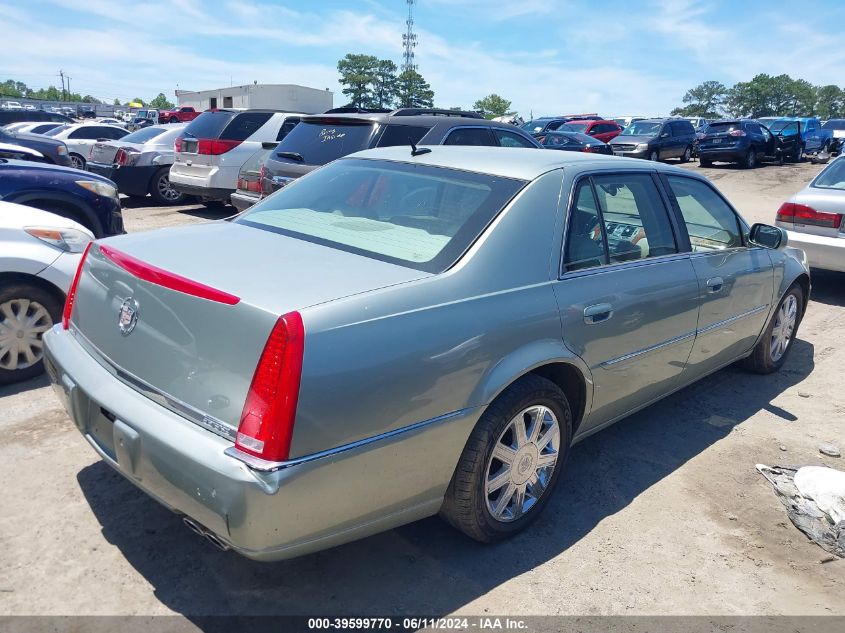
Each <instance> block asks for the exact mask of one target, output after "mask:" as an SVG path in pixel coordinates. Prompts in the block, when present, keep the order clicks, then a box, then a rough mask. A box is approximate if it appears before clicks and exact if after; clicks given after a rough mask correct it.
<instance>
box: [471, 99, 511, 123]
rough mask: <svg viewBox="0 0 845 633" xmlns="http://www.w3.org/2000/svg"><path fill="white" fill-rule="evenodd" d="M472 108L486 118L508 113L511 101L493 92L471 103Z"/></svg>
mask: <svg viewBox="0 0 845 633" xmlns="http://www.w3.org/2000/svg"><path fill="white" fill-rule="evenodd" d="M472 109H473V110H478V111H480V112H481V113H482V114H483V115H484V116H485V117H487V118H488V119H492V118H495V117H498V116H505V115H506V114H510V111H511V102H510V101H508V100H507V99H505V98H504V97H501V96H499V95H497V94H495V93H493V94H491V95H487V96H486V97H484V98H483V99H479V100H478V101H476V102H475V103H473V104H472Z"/></svg>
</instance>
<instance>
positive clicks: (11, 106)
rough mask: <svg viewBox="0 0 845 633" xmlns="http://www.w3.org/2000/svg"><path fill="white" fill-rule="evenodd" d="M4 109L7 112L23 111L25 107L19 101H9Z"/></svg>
mask: <svg viewBox="0 0 845 633" xmlns="http://www.w3.org/2000/svg"><path fill="white" fill-rule="evenodd" d="M4 107H5V108H6V109H7V110H23V106H22V105H21V104H20V102H18V101H7V102H6V105H5V106H4Z"/></svg>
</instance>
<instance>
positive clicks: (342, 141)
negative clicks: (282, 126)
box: [273, 121, 377, 165]
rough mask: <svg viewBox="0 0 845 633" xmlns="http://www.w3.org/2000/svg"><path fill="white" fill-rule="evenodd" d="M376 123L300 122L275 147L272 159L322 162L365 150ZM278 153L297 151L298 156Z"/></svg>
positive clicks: (314, 163)
mask: <svg viewBox="0 0 845 633" xmlns="http://www.w3.org/2000/svg"><path fill="white" fill-rule="evenodd" d="M376 128H377V126H376V124H375V123H373V122H371V121H367V122H366V123H346V122H342V123H339V122H337V121H335V122H329V121H327V122H320V121H318V122H312V121H301V122H300V123H299V125H297V126H296V127H295V128H293V129H292V130H291V131H290V132H289V133H288V135H287V136H286V137H285V138H284V139H283V140H282V142H281V143H279V146H278V147H277V148H276V155H275V156H274V157H273V158H274V160H282V161H285V162H300V163H303V164H305V165H325V164H326V163H330V162H332V161H333V160H335V159H338V158H341V157H342V156H346V155H348V154H352V153H353V152H358V151H360V150H362V149H367V148H368V147H369V146H370V141H371V140H372V138H373V134H375V131H376ZM279 152H290V153H291V154H298V155H299V156H301V157H302V160H299V159H298V158H292V157H285V156H279V155H278V154H279Z"/></svg>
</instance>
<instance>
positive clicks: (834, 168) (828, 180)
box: [813, 158, 845, 189]
mask: <svg viewBox="0 0 845 633" xmlns="http://www.w3.org/2000/svg"><path fill="white" fill-rule="evenodd" d="M813 187H820V188H822V189H845V159H842V158H838V159H836V160H835V161H833V162H832V163H831V164H830V165H828V166H827V167H826V168H825V170H824V171H823V172H822V173H820V174H819V175H818V177H817V178H816V179H815V181H813Z"/></svg>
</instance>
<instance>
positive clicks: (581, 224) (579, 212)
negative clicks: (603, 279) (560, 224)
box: [563, 178, 607, 272]
mask: <svg viewBox="0 0 845 633" xmlns="http://www.w3.org/2000/svg"><path fill="white" fill-rule="evenodd" d="M602 237H603V236H602V232H601V218H600V217H599V208H598V205H597V204H596V199H595V196H594V195H593V188H592V187H591V186H590V181H589V179H587V178H585V179H584V180H582V181H581V182H580V183H579V184H578V189H577V190H576V192H575V205H574V206H573V208H572V211H571V212H570V214H569V226H568V227H567V232H566V251H565V255H564V260H563V264H564V270H566V271H568V272H572V271H574V270H583V269H584V268H594V267H595V266H601V265H602V264H606V263H607V244H606V243H605V241H604V239H602Z"/></svg>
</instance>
